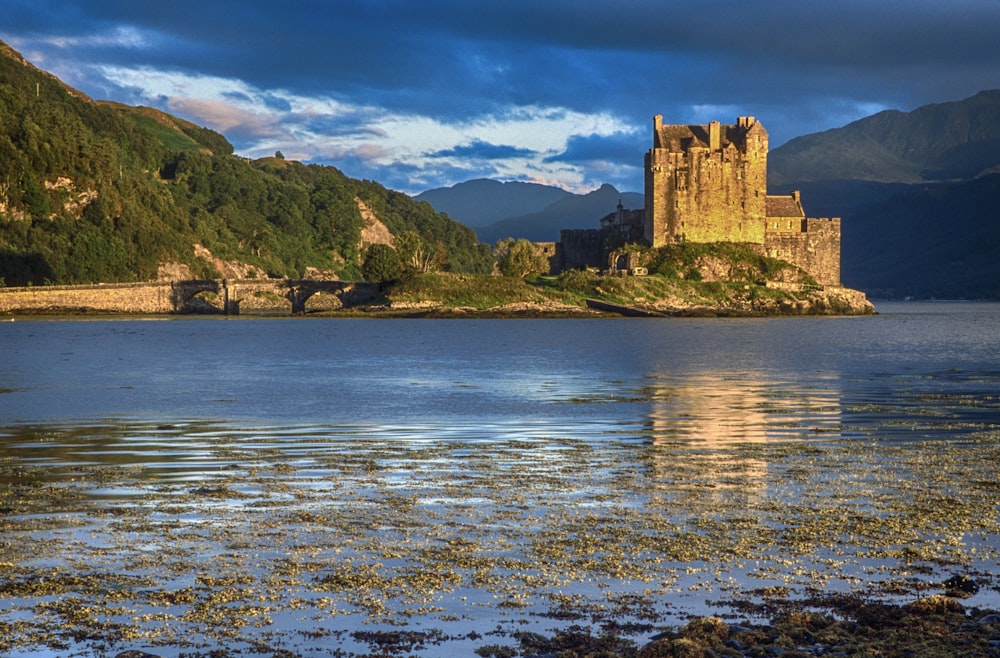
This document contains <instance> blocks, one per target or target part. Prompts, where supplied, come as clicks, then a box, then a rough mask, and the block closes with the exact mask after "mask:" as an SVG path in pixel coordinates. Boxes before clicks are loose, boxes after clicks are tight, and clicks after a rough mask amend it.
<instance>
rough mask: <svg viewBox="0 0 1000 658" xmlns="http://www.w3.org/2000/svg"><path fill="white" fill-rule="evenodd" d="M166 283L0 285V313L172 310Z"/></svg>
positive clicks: (166, 311)
mask: <svg viewBox="0 0 1000 658" xmlns="http://www.w3.org/2000/svg"><path fill="white" fill-rule="evenodd" d="M172 292H173V291H172V288H171V284H170V282H166V281H165V282H149V283H108V284H98V285H91V286H29V287H25V288H0V313H18V312H28V313H31V312H34V313H38V312H57V311H81V310H85V311H93V312H99V313H131V314H147V313H148V314H157V313H170V312H172V311H173V310H174V307H173V295H172Z"/></svg>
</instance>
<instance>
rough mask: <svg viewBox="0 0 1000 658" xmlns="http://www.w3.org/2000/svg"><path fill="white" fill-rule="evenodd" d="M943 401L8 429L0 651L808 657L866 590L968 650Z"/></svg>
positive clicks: (977, 430)
mask: <svg viewBox="0 0 1000 658" xmlns="http://www.w3.org/2000/svg"><path fill="white" fill-rule="evenodd" d="M646 395H650V393H649V392H648V391H647V392H646ZM909 402H910V401H908V402H907V404H909ZM947 402H948V405H964V406H965V407H966V411H969V410H970V409H971V410H972V411H973V412H975V410H976V409H979V410H981V411H982V410H986V409H987V408H995V405H996V402H995V401H992V402H991V401H989V400H987V401H983V400H980V399H971V398H962V399H952V400H948V401H947ZM572 403H578V404H586V403H591V404H592V403H595V401H593V400H591V401H574V402H572ZM813 403H814V404H817V405H821V404H822V400H814V401H813ZM927 403H928V404H927V406H926V407H925V412H924V413H917V414H913V413H909V412H908V413H907V414H900V413H898V411H899V410H893V409H891V408H888V407H887V406H884V407H882V408H878V407H877V406H876V405H874V404H872V405H870V407H868V408H862V407H865V405H861V406H859V407H858V408H855V409H853V410H851V412H852V415H851V418H852V422H853V421H858V422H863V419H865V418H874V417H875V416H878V417H883V416H885V415H889V416H893V417H896V418H900V419H902V418H904V416H905V418H907V419H908V420H906V421H905V424H904V425H903V426H902V427H901V428H897V430H898V432H900V433H904V434H905V433H907V432H918V433H919V431H920V423H921V422H923V421H921V418H922V417H924V416H925V415H926V417H927V418H928V419H931V420H930V421H929V422H933V423H934V424H935V425H937V424H940V422H941V412H942V401H941V400H938V401H927ZM984 405H985V406H984ZM758 411H759V410H758ZM765 411H766V410H765ZM975 415H976V414H975V413H973V414H972V416H975ZM964 416H965V417H966V419H965V420H960V419H956V420H954V421H953V422H954V425H955V426H954V428H953V429H954V432H955V435H956V437H957V438H955V440H951V441H947V442H930V443H928V442H915V441H907V440H902V439H900V440H890V441H871V440H867V439H866V432H867V431H868V430H867V429H866V427H865V426H864V425H863V424H861V425H857V426H848V425H843V424H838V425H837V426H836V428H835V431H833V430H832V429H831V427H830V426H828V425H822V426H816V427H815V428H812V430H811V431H810V430H809V428H802V427H799V428H798V429H797V430H796V431H795V432H794V433H791V434H790V435H789V437H788V438H787V439H785V440H781V439H778V440H775V439H773V438H772V439H771V440H767V441H758V440H752V439H753V437H744V438H743V439H742V440H737V441H730V442H725V443H724V444H718V443H710V442H705V441H655V440H649V439H648V437H635V436H632V435H631V434H630V433H628V432H623V433H622V434H621V435H620V436H616V435H615V434H614V432H609V430H608V428H605V427H602V428H601V430H600V432H599V433H595V435H594V436H588V435H587V434H583V435H582V436H580V437H575V438H574V437H571V436H558V435H553V434H552V432H551V430H552V428H550V427H540V428H539V430H538V432H537V434H535V435H532V434H531V433H525V432H524V427H523V426H519V431H518V433H517V435H516V436H510V437H508V438H504V436H503V434H504V432H503V428H502V427H493V428H490V430H489V433H488V434H489V438H488V439H484V438H483V434H482V430H478V433H477V431H476V430H474V429H473V428H461V427H444V426H441V427H439V428H437V429H438V431H437V432H436V433H435V434H434V435H431V434H428V433H427V432H426V430H427V428H426V427H424V428H423V429H422V432H421V433H414V432H413V430H412V428H407V427H401V426H400V427H373V426H365V427H346V426H342V427H335V426H301V427H266V426H244V427H239V426H234V425H231V424H221V423H206V422H198V423H195V422H191V423H171V424H163V425H149V424H142V423H129V422H124V421H123V422H119V423H114V424H111V423H108V424H104V423H98V424H92V425H86V426H75V427H57V426H33V427H20V428H15V429H8V430H7V431H5V432H4V436H3V450H2V451H0V514H2V516H0V530H2V534H0V601H2V602H0V653H2V654H3V655H7V656H38V655H43V656H44V655H52V656H114V655H117V654H119V653H122V652H125V651H145V652H149V653H151V654H154V655H158V656H213V657H215V656H229V655H241V656H242V655H264V656H296V655H302V656H312V655H316V656H327V655H333V656H368V655H379V656H392V655H427V656H437V655H481V656H491V655H492V656H514V655H580V656H583V655H623V656H625V655H635V653H636V651H638V650H640V649H641V650H642V651H644V652H645V653H644V654H642V655H647V656H655V655H664V656H666V655H696V654H687V653H669V652H668V651H675V650H676V651H681V650H682V649H683V648H684V647H687V646H688V645H691V646H700V645H699V644H698V643H699V642H701V643H702V644H704V643H706V642H708V645H706V646H709V645H711V643H712V642H715V645H713V646H716V649H717V651H722V650H725V651H729V652H730V653H729V654H720V655H766V654H754V653H753V647H755V646H757V644H761V645H762V646H763V645H765V644H766V646H772V647H784V648H783V651H786V652H787V651H804V652H806V653H805V654H801V655H819V654H823V653H824V652H828V651H829V652H832V651H833V650H834V648H835V647H837V646H840V647H841V648H843V647H844V646H847V647H854V648H855V649H856V650H857V651H861V649H862V648H863V647H865V646H870V642H873V641H875V640H878V641H882V642H884V641H885V640H886V638H887V637H888V636H887V635H886V632H885V631H883V632H873V633H872V637H871V638H869V639H868V640H867V641H868V642H869V644H864V643H863V641H862V639H859V638H856V637H855V638H854V639H852V640H844V639H843V638H844V637H848V636H850V633H849V632H848V631H847V630H845V628H847V626H846V625H845V624H844V623H843V621H842V620H843V619H844V618H845V616H848V617H849V616H850V615H852V614H854V615H858V614H861V613H859V612H858V611H859V610H861V611H867V612H866V613H865V614H867V615H868V617H866V619H867V618H870V617H871V615H872V614H874V613H873V612H872V611H873V610H876V611H881V612H880V614H881V615H882V618H883V623H884V628H888V626H889V624H888V621H886V620H889V619H896V620H897V621H899V620H900V619H903V617H904V616H905V615H904V613H906V614H911V616H910V617H908V618H907V619H909V620H910V621H909V623H908V624H907V627H908V628H910V631H909V632H904V633H902V634H901V635H899V636H898V637H897V640H900V638H905V639H907V640H908V641H911V642H916V641H921V642H924V643H925V644H926V643H927V642H928V641H929V644H927V645H926V646H931V647H937V648H939V649H942V651H944V650H945V649H947V650H950V653H949V652H948V651H944V653H942V655H956V653H955V651H956V647H955V646H954V645H952V644H949V642H951V640H952V639H954V638H959V639H962V638H964V640H961V641H962V642H964V643H963V644H960V645H958V646H959V648H960V649H961V648H965V649H968V650H969V653H966V654H965V655H996V654H995V653H992V654H991V653H989V652H991V651H994V652H995V651H997V646H996V642H995V640H996V639H997V638H998V637H1000V627H996V626H993V625H991V624H994V623H995V622H996V621H997V619H998V618H996V617H995V616H994V617H993V618H990V617H989V616H988V614H987V613H986V611H985V610H984V609H985V608H989V607H991V606H992V607H995V606H996V603H997V598H998V597H997V566H998V564H1000V519H998V516H1000V515H998V509H997V501H998V500H1000V481H998V478H997V477H996V464H998V463H1000V431H998V429H997V428H996V426H994V425H990V424H989V423H986V422H983V421H975V422H973V421H970V420H969V419H968V417H969V414H968V413H966V414H964ZM901 422H902V421H901ZM598 436H599V438H596V437H598ZM15 455H16V458H15ZM928 597H931V598H928ZM921 600H924V601H930V603H923V604H921V605H923V606H924V608H920V607H919V605H918V607H916V608H914V607H913V605H915V604H914V602H919V601H921ZM958 601H961V604H959V603H958ZM865 606H868V607H865ZM880 606H887V607H880ZM893 606H896V607H893ZM907 606H909V607H907ZM891 610H895V611H897V612H896V613H892V612H891ZM914 610H916V611H920V610H925V611H926V610H931V611H933V612H934V613H935V614H938V613H940V614H949V615H952V617H953V619H952V623H951V626H947V624H946V625H945V626H944V628H952V627H953V628H952V630H951V631H949V632H948V633H945V632H944V631H942V630H941V629H940V628H938V629H937V630H927V629H929V628H931V629H932V628H935V627H933V626H926V627H923V626H920V625H919V624H917V623H916V622H915V621H913V620H914V619H917V617H913V616H912V613H913V611H914ZM894 614H895V617H893V615H894ZM795 615H799V616H798V617H796V616H795ZM776 617H777V618H780V619H781V620H782V621H781V622H780V623H777V622H774V619H775V618H776ZM706 618H707V619H706ZM921 619H923V618H921ZM935 619H938V618H937V617H936V618H935ZM955 619H957V620H959V621H960V622H961V623H959V621H955ZM983 619H985V622H982V623H981V624H979V625H976V622H979V621H981V620H983ZM692 620H694V621H692ZM723 620H725V621H723ZM939 621H940V619H939ZM781 623H784V624H786V629H785V631H784V635H781V632H779V630H776V629H780V628H782V627H781V625H780V624H781ZM852 623H853V625H852V626H851V627H850V628H852V629H854V631H855V632H856V631H857V629H858V628H859V626H858V624H857V623H856V621H855V622H852ZM928 623H929V622H928ZM940 623H942V624H944V623H945V622H940ZM720 624H721V625H722V626H719V625H720ZM761 624H765V626H763V627H761V626H760V625H761ZM788 624H793V625H794V629H795V630H792V631H790V630H788V628H787V625H788ZM720 628H722V630H721V631H720ZM761 628H767V629H770V630H769V631H765V630H761ZM918 628H924V630H923V631H919V630H914V629H918ZM962 628H965V629H966V630H965V631H964V632H965V633H966V636H963V635H961V629H962ZM970 628H971V629H972V630H974V631H978V635H976V636H975V638H973V639H970V638H971V635H972V631H970V630H969V629H970ZM681 629H684V632H685V633H687V635H682V634H680V631H681ZM752 629H756V630H752ZM768 633H771V635H770V636H769V635H768ZM824 633H825V634H826V635H824ZM855 634H856V633H855ZM827 635H828V636H829V638H827ZM692 637H693V638H695V639H693V640H692V639H690V638H692ZM699 638H700V639H699ZM713 638H714V639H713ZM755 638H756V639H755ZM837 638H839V639H837ZM934 638H937V639H936V640H935V639H934ZM945 639H947V640H948V642H945ZM807 640H809V641H807ZM900 641H901V640H900ZM956 641H959V640H956ZM991 641H993V644H990V642H991ZM838 642H839V643H840V644H838ZM755 643H756V644H755ZM678 647H680V648H678ZM809 647H813V648H812V649H811V651H812V653H811V654H810V653H809V651H810V649H809ZM761 650H763V649H761ZM567 651H575V653H565V652H567ZM560 652H564V653H560ZM602 652H603V653H602ZM976 652H981V653H976ZM852 653H853V651H852ZM961 653H962V651H959V652H958V654H959V655H960V654H961ZM697 655H701V654H697ZM792 655H795V654H792ZM845 655H846V654H845ZM862 655H864V654H862ZM885 655H893V654H885ZM921 655H923V654H921Z"/></svg>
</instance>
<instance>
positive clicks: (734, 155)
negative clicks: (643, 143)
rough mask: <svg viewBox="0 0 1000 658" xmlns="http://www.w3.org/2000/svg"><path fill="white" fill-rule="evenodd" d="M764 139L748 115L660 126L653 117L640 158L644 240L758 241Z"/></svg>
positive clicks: (762, 220)
mask: <svg viewBox="0 0 1000 658" xmlns="http://www.w3.org/2000/svg"><path fill="white" fill-rule="evenodd" d="M767 142H768V135H767V131H766V130H765V129H764V126H763V125H761V124H760V123H759V122H758V121H756V120H755V119H754V118H753V117H739V118H738V119H737V122H736V124H735V125H726V126H724V125H722V124H720V123H719V122H718V121H713V122H711V123H709V124H708V125H664V124H663V117H662V116H660V115H657V116H656V117H654V118H653V148H651V149H650V150H649V151H648V152H647V153H646V157H645V163H644V164H645V193H646V213H645V217H646V220H645V226H644V237H645V239H646V240H647V241H648V242H649V243H650V244H652V245H653V246H654V247H659V246H663V245H665V244H670V243H673V242H683V241H687V242H751V243H756V244H763V243H764V230H765V222H766V216H767V149H768V143H767Z"/></svg>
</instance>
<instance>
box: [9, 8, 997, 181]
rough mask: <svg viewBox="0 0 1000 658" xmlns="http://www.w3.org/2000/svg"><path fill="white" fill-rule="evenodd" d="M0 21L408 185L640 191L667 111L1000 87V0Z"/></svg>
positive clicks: (775, 109) (845, 109)
mask: <svg viewBox="0 0 1000 658" xmlns="http://www.w3.org/2000/svg"><path fill="white" fill-rule="evenodd" d="M2 8H3V11H2V17H0V39H2V40H4V41H6V42H7V43H8V44H10V45H11V46H12V47H14V48H15V49H16V50H18V51H20V52H21V53H22V54H23V55H24V56H25V57H27V58H28V59H29V60H30V61H31V62H32V63H34V64H35V65H36V66H38V67H39V68H42V69H45V70H47V71H50V72H51V73H53V74H55V75H57V76H58V77H59V78H61V79H62V80H64V81H65V82H66V83H68V84H70V85H72V86H74V87H76V88H78V89H80V90H82V91H84V92H85V93H87V94H88V95H90V96H91V97H93V98H96V99H107V100H115V101H120V102H124V103H129V104H133V105H149V106H155V107H158V108H161V109H163V110H166V111H168V112H171V113H173V114H176V115H178V116H181V117H184V118H186V119H189V120H191V121H194V122H195V123H198V124H199V125H203V126H208V127H211V128H213V129H215V130H218V131H219V132H221V133H223V134H224V135H226V137H228V138H229V140H230V141H231V142H233V144H234V145H235V146H236V150H237V152H238V153H240V154H242V155H247V156H250V157H261V156H264V155H273V154H274V153H275V151H281V152H282V153H283V154H284V155H285V157H286V158H289V159H296V160H302V161H305V162H314V163H320V164H330V165H333V166H336V167H338V168H340V169H341V170H343V171H344V172H345V173H346V174H348V175H349V176H352V177H355V178H368V179H372V180H376V181H378V182H380V183H382V184H384V185H386V186H387V187H390V188H393V189H396V190H400V191H403V192H407V193H417V192H420V191H423V190H426V189H429V188H434V187H444V186H449V185H453V184H455V183H459V182H462V181H465V180H469V179H472V178H484V177H485V178H494V179H497V180H504V181H509V180H520V181H531V182H539V183H545V184H552V185H559V186H561V187H564V188H566V189H568V190H571V191H575V192H582V191H588V190H591V189H594V188H596V187H598V186H599V185H601V184H602V183H611V184H612V185H615V186H616V187H618V189H619V190H622V191H641V189H642V156H643V153H644V152H645V150H646V149H647V148H649V145H650V140H651V137H650V132H651V125H652V117H653V115H654V114H662V115H663V116H664V121H665V122H667V123H707V122H708V121H710V120H715V119H717V120H720V121H722V122H724V123H733V122H735V119H736V117H737V116H740V115H754V116H756V117H757V118H758V119H759V120H761V121H762V122H763V123H764V126H765V127H766V128H767V129H768V131H769V133H770V135H771V147H772V148H774V147H776V146H778V145H780V144H782V143H784V142H786V141H787V140H789V139H791V138H793V137H796V136H799V135H803V134H808V133H813V132H819V131H823V130H828V129H830V128H836V127H839V126H842V125H845V124H847V123H849V122H851V121H854V120H856V119H859V118H862V117H864V116H868V115H870V114H874V113H875V112H878V111H881V110H883V109H900V110H904V111H908V110H912V109H914V108H916V107H919V106H921V105H925V104H928V103H935V102H945V101H951V100H959V99H962V98H966V97H968V96H971V95H973V94H975V93H976V92H978V91H982V90H984V89H995V88H1000V38H998V34H1000V32H998V29H1000V27H998V26H1000V0H949V1H948V2H941V0H836V2H833V1H830V0H823V1H822V2H818V1H815V0H757V1H747V0H744V1H743V2H730V1H722V0H700V1H692V2H676V1H670V0H592V1H586V0H584V1H581V0H500V1H494V0H474V1H473V0H197V1H195V0H171V1H170V2H136V0H2Z"/></svg>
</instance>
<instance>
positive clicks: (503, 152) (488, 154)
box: [427, 139, 538, 160]
mask: <svg viewBox="0 0 1000 658" xmlns="http://www.w3.org/2000/svg"><path fill="white" fill-rule="evenodd" d="M536 155H538V152H537V151H535V150H532V149H528V148H523V147H517V146H509V145H502V144H490V143H489V142H484V141H482V140H481V139H474V140H472V141H471V142H469V143H468V144H461V145H458V146H453V147H451V148H448V149H444V150H442V151H436V152H434V153H428V154H427V157H429V158H475V159H480V160H509V159H511V158H532V157H534V156H536Z"/></svg>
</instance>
